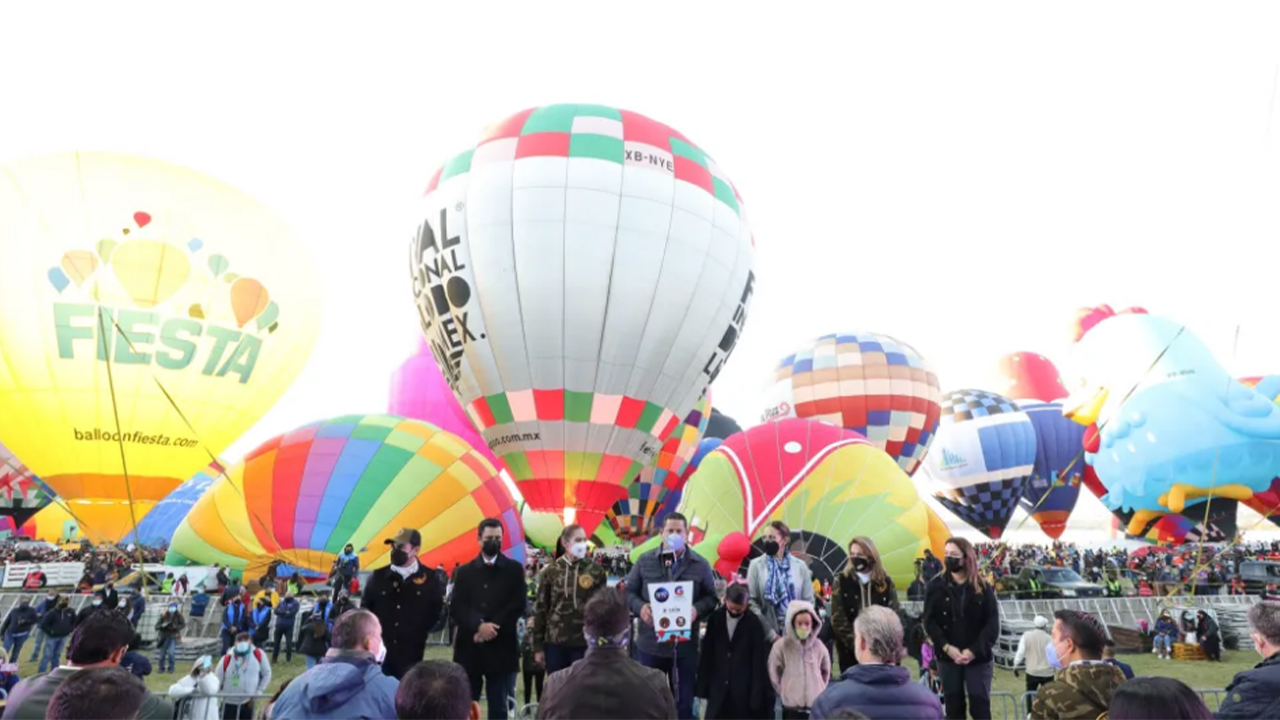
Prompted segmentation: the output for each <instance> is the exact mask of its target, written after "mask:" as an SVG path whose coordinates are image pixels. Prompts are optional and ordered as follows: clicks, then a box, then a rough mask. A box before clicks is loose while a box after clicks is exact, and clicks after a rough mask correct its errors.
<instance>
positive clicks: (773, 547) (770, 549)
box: [760, 540, 781, 557]
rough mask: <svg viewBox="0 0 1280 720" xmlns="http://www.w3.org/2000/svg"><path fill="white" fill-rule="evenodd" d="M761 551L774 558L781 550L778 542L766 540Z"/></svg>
mask: <svg viewBox="0 0 1280 720" xmlns="http://www.w3.org/2000/svg"><path fill="white" fill-rule="evenodd" d="M760 549H761V550H764V554H765V555H768V556H769V557H774V556H776V555H777V554H778V550H780V549H781V548H780V547H779V546H778V541H776V540H765V541H764V544H762V545H761V546H760Z"/></svg>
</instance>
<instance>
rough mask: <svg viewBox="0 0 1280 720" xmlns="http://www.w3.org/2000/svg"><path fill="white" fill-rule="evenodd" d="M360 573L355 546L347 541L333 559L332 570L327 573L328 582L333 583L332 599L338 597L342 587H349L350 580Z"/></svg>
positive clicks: (358, 557)
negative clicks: (340, 552)
mask: <svg viewBox="0 0 1280 720" xmlns="http://www.w3.org/2000/svg"><path fill="white" fill-rule="evenodd" d="M359 574H360V556H358V555H356V553H355V546H354V545H352V544H351V543H347V546H346V547H344V548H342V554H341V555H339V556H338V558H337V559H336V560H334V561H333V570H332V571H331V572H330V573H329V582H330V583H332V584H333V598H332V599H333V600H337V599H338V593H339V592H340V591H341V590H342V588H349V587H351V580H352V579H353V578H355V576H356V575H359Z"/></svg>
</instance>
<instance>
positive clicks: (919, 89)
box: [0, 2, 1280, 460]
mask: <svg viewBox="0 0 1280 720" xmlns="http://www.w3.org/2000/svg"><path fill="white" fill-rule="evenodd" d="M210 7H213V6H197V5H174V4H168V3H142V2H138V3H112V4H97V3H88V2H85V3H65V4H64V3H23V4H6V5H4V6H3V7H2V8H0V67H3V68H5V70H4V72H3V73H0V162H3V161H4V160H7V159H12V158H17V157H21V156H24V155H29V154H34V153H39V152H46V151H57V150H67V149H80V150H110V151H120V152H130V153H138V154H144V155H149V156H153V157H158V158H162V159H165V160H169V161H172V162H176V163H179V164H183V165H187V166H190V167H193V168H195V169H198V170H200V171H202V172H205V173H208V174H210V175H213V176H215V177H217V178H219V179H222V180H224V181H226V182H228V183H230V184H232V185H234V186H236V187H239V188H241V189H242V190H244V191H246V192H248V193H249V194H251V195H253V196H254V197H256V198H258V199H259V200H261V201H262V202H264V203H265V204H267V205H268V206H270V207H272V208H274V209H275V210H276V211H278V212H279V213H280V214H281V215H282V216H283V217H284V218H285V219H286V220H287V221H288V222H289V223H291V225H292V226H293V227H294V228H295V229H296V231H297V233H298V235H299V236H300V237H301V238H302V239H303V240H304V242H305V243H306V245H307V246H308V247H309V248H310V250H311V255H312V258H313V262H314V265H315V268H316V272H317V273H318V274H319V276H320V280H321V284H322V286H323V288H324V293H325V301H324V305H323V310H322V312H323V315H322V329H321V333H320V336H319V339H318V341H317V343H316V346H315V349H314V352H313V355H312V357H311V359H310V361H309V363H308V364H307V366H306V368H305V369H304V370H303V372H302V373H301V375H300V376H299V377H298V379H297V380H296V381H295V382H294V383H293V385H292V386H291V387H290V389H289V390H288V391H287V392H286V393H285V395H284V396H283V397H282V399H281V400H280V402H279V403H278V404H277V406H276V407H275V408H274V409H273V410H271V411H269V412H268V413H267V414H266V415H265V416H264V417H263V418H262V420H261V421H260V422H259V423H258V424H257V425H256V426H255V427H253V428H252V429H251V430H250V431H249V432H248V433H246V435H245V436H244V437H243V438H242V439H241V440H240V441H239V442H237V443H235V444H234V445H233V446H231V447H230V448H229V449H228V450H227V451H226V452H225V453H224V454H223V455H224V457H226V458H228V459H231V460H234V459H236V458H238V457H240V456H242V455H243V454H244V453H246V452H247V451H249V450H250V449H252V448H253V447H255V446H256V445H258V444H259V443H261V442H263V441H264V440H266V439H268V438H270V437H272V436H274V435H276V434H279V433H282V432H285V431H288V430H290V429H292V428H294V427H297V426H299V425H302V424H305V423H307V422H311V421H314V420H318V419H322V418H326V417H332V416H336V415H340V414H346V413H367V412H378V411H383V410H385V409H386V402H387V398H386V396H387V386H388V382H389V378H390V375H391V373H392V371H393V370H394V369H395V367H396V366H397V365H398V364H399V363H400V362H402V361H403V360H404V359H405V358H406V357H407V355H408V354H409V353H410V352H411V350H412V349H413V346H414V343H415V339H416V337H417V333H418V332H419V329H418V321H417V316H416V311H415V308H414V305H413V298H412V293H411V286H410V281H409V273H408V272H407V267H406V265H407V263H406V256H407V253H406V252H405V250H406V243H407V242H408V237H409V232H410V231H411V230H412V226H413V221H412V218H411V214H410V212H409V210H410V208H411V206H412V203H413V201H414V200H415V198H417V197H418V196H419V195H420V194H421V192H422V190H423V189H424V188H425V186H426V183H427V181H428V179H429V178H430V176H431V174H432V173H433V171H434V170H435V169H436V167H438V166H439V165H440V164H441V163H442V162H443V161H444V160H446V159H448V158H449V157H450V156H452V155H453V154H455V153H456V152H458V151H459V150H462V149H466V148H468V147H470V146H471V145H472V144H473V143H474V140H475V138H476V136H477V134H478V133H479V131H480V130H481V129H482V128H483V127H484V126H485V125H487V124H489V123H491V122H493V121H495V120H497V119H500V118H502V117H504V116H506V115H508V114H511V113H513V112H515V111H518V110H520V109H522V108H525V107H531V106H536V105H544V104H549V103H554V102H593V103H601V104H608V105H614V106H618V107H623V108H627V109H632V110H636V111H639V112H642V113H644V114H646V115H649V116H651V117H654V118H656V119H659V120H661V121H663V122H665V123H667V124H669V125H671V126H673V127H675V128H678V129H679V130H681V131H682V132H683V133H684V134H685V135H687V136H689V137H690V138H691V139H693V140H694V141H695V142H696V143H698V144H699V145H700V146H702V147H703V148H704V149H705V150H707V152H708V153H709V154H711V155H712V156H713V157H715V158H716V160H717V162H718V163H719V165H720V166H721V167H722V168H723V169H724V170H725V172H727V173H728V174H729V176H730V177H731V178H732V179H733V181H734V184H735V185H736V187H737V188H738V191H739V192H740V194H741V196H742V198H743V200H744V203H745V205H746V208H747V213H748V217H749V218H750V220H751V223H752V226H753V229H754V234H755V239H756V248H757V258H756V274H757V278H758V283H757V294H756V296H755V299H754V301H753V305H752V308H751V314H750V317H749V319H748V321H747V324H746V327H745V330H744V332H743V336H742V339H741V341H740V343H739V344H738V347H737V349H736V350H735V353H734V355H733V357H732V358H731V359H730V361H729V363H728V365H727V367H726V369H725V371H724V372H723V373H722V375H721V376H720V378H719V379H718V380H717V382H716V386H715V388H714V396H715V400H716V403H717V405H718V406H719V407H720V408H721V410H722V411H724V412H726V413H728V414H729V415H731V416H734V417H736V418H737V419H738V420H739V421H740V422H742V423H743V424H744V425H749V424H754V423H755V422H756V417H757V416H758V414H759V411H760V409H761V406H760V396H761V394H762V392H763V390H764V388H765V386H766V383H767V380H768V377H769V375H770V371H771V370H772V368H773V365H774V364H775V363H776V362H777V360H778V359H779V358H781V357H782V356H784V355H786V354H787V353H788V352H790V351H791V350H793V349H794V348H795V347H797V346H799V345H800V344H802V343H803V342H805V341H806V340H807V339H809V338H812V337H814V336H817V335H821V334H824V333H828V332H833V331H837V330H867V331H875V332H881V333H886V334H889V335H892V336H894V337H896V338H898V339H900V340H903V341H905V342H908V343H910V344H912V345H914V346H915V347H916V348H917V349H918V350H919V351H920V352H921V353H922V354H924V355H925V356H926V357H927V358H928V359H929V360H930V361H931V362H932V363H933V365H934V366H935V369H936V370H937V373H938V375H939V378H940V382H941V384H942V389H943V390H944V391H946V390H951V389H958V388H962V387H972V386H975V385H976V386H981V385H982V384H983V383H984V381H985V379H986V377H987V374H988V372H989V369H990V367H991V365H992V364H993V363H994V361H995V360H996V358H998V357H999V356H1000V355H1001V354H1003V353H1005V352H1010V351H1016V350H1030V351H1035V352H1039V353H1042V354H1045V355H1047V356H1049V357H1050V358H1053V359H1055V360H1059V361H1060V362H1061V361H1062V360H1063V359H1064V358H1065V355H1066V352H1067V349H1068V347H1069V342H1070V337H1069V335H1068V327H1069V323H1070V321H1071V319H1072V314H1073V311H1074V309H1075V308H1078V307H1081V306H1087V305H1096V304H1098V303H1110V304H1112V305H1113V306H1117V307H1120V306H1128V305H1142V306H1145V307H1147V308H1149V309H1150V310H1152V311H1153V312H1157V313H1160V314H1164V315H1168V316H1170V317H1173V318H1176V319H1178V320H1180V321H1182V322H1184V323H1186V324H1187V325H1188V327H1190V328H1191V329H1192V330H1193V331H1194V332H1195V333H1197V334H1198V335H1200V336H1201V337H1202V338H1203V339H1204V340H1206V341H1207V342H1208V343H1209V344H1210V346H1211V347H1212V348H1213V349H1214V350H1215V352H1216V353H1217V354H1218V357H1219V358H1220V359H1221V360H1222V362H1223V364H1224V365H1225V366H1226V367H1227V368H1228V369H1229V370H1230V371H1232V372H1234V373H1236V374H1238V375H1245V374H1261V373H1267V372H1275V371H1280V337H1277V333H1276V332H1275V330H1274V328H1275V327H1276V323H1275V317H1276V311H1277V305H1278V304H1280V301H1278V300H1277V299H1276V298H1277V295H1276V293H1275V292H1274V290H1273V286H1274V283H1275V275H1276V267H1277V261H1280V243H1277V238H1278V237H1280V213H1278V212H1277V209H1278V208H1280V202H1277V200H1278V199H1280V173H1278V172H1277V170H1278V168H1280V162H1278V161H1280V153H1278V152H1277V142H1278V139H1277V132H1276V130H1275V126H1276V124H1277V118H1276V117H1275V112H1274V107H1275V104H1276V97H1275V94H1276V80H1277V71H1278V68H1280V66H1278V65H1277V63H1278V62H1280V40H1277V37H1278V36H1277V34H1276V28H1277V27H1278V26H1280V7H1278V6H1275V5H1267V4H1262V3H1252V4H1251V3H1233V4H1230V5H1222V4H1214V5H1203V4H1202V5H1190V4H1181V3H1164V2H1162V3H1159V4H1152V3H1140V2H1133V3H1124V4H1112V3H1105V4H1104V3H1089V2H1083V3H1072V4H1070V5H1069V6H1047V5H1040V4H1025V3H947V4H943V3H911V4H905V5H903V4H892V5H890V4H882V5H875V6H872V5H868V4H858V5H848V4H840V5H838V6H837V5H835V4H831V5H819V4H812V5H805V4H803V3H800V4H795V5H791V6H788V9H787V10H786V11H785V12H782V11H779V9H778V8H779V7H780V6H778V5H776V4H768V5H766V4H764V3H751V2H746V3H718V2H705V3H689V2H680V3H666V2H645V3H643V4H622V3H617V4H613V3H608V4H603V3H570V2H563V3H554V4H553V3H549V2H543V3H501V2H500V3H486V4H485V5H484V6H483V8H482V7H479V6H475V5H472V4H470V3H461V2H454V3H447V4H446V3H430V4H428V3H394V2H387V3H377V4H367V5H362V6H361V7H360V8H359V10H358V11H352V10H351V6H345V5H344V6H341V9H338V8H339V6H337V5H333V6H328V5H326V4H324V3H319V4H315V3H307V4H302V3H289V2H279V3H247V2H223V3H218V4H217V6H216V10H208V9H206V8H210ZM330 7H332V8H333V9H329V8H330ZM837 7H839V8H840V15H836V14H835V9H836V8H837Z"/></svg>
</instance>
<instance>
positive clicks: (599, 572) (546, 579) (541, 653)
mask: <svg viewBox="0 0 1280 720" xmlns="http://www.w3.org/2000/svg"><path fill="white" fill-rule="evenodd" d="M560 548H561V550H562V551H563V554H562V555H561V556H560V557H559V558H557V559H556V560H555V561H554V562H552V563H551V564H550V565H547V567H546V568H545V569H543V571H542V573H541V574H540V575H539V579H538V582H537V587H538V590H537V595H536V599H535V600H534V610H533V612H534V616H535V618H536V622H535V623H534V625H533V638H532V640H533V652H534V659H535V661H536V662H538V663H541V664H543V665H545V666H546V669H547V674H548V675H549V674H551V673H553V672H556V671H558V670H563V669H565V668H567V667H569V666H570V665H572V664H574V663H575V662H577V661H578V660H581V659H582V656H583V655H585V654H586V652H587V640H586V638H585V637H583V635H582V618H583V613H585V612H586V609H587V601H589V600H590V599H591V598H593V597H595V594H596V593H598V592H600V591H601V590H603V589H605V588H607V587H608V585H609V574H608V573H607V572H605V569H604V568H603V567H601V566H600V564H599V563H597V562H595V561H594V560H592V559H591V558H589V557H587V534H586V533H585V532H583V530H582V526H581V525H569V526H568V527H566V528H565V529H564V532H562V533H561V534H560Z"/></svg>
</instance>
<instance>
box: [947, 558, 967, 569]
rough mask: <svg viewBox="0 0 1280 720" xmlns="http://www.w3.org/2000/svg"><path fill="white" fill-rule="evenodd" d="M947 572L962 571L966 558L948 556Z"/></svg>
mask: <svg viewBox="0 0 1280 720" xmlns="http://www.w3.org/2000/svg"><path fill="white" fill-rule="evenodd" d="M946 565H947V572H960V571H961V570H963V569H964V560H963V559H962V558H958V557H947V562H946Z"/></svg>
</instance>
